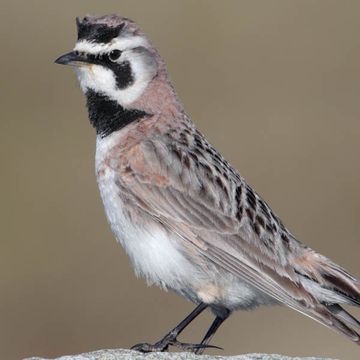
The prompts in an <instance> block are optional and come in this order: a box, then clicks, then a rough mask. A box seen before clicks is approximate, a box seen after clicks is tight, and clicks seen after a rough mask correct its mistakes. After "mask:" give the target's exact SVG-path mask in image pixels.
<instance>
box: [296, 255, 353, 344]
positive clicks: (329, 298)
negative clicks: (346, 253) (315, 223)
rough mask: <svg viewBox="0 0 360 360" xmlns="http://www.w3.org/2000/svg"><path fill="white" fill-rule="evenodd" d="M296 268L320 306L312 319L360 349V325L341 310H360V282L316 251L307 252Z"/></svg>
mask: <svg viewBox="0 0 360 360" xmlns="http://www.w3.org/2000/svg"><path fill="white" fill-rule="evenodd" d="M296 265H297V266H296ZM296 265H295V271H296V273H297V274H299V275H300V282H301V284H302V285H303V286H304V288H305V289H306V290H307V291H308V292H309V293H311V295H312V296H313V297H314V299H316V300H315V301H316V302H317V305H315V307H314V308H313V311H312V314H311V315H310V316H311V317H313V318H314V319H315V320H318V321H319V322H321V323H322V324H324V325H325V326H327V327H329V328H330V329H333V330H335V331H337V332H338V333H341V334H343V335H345V336H346V337H348V338H349V339H351V340H352V341H354V342H355V343H356V344H358V345H360V335H359V334H358V333H357V332H356V331H355V330H354V329H353V328H360V321H359V320H357V319H356V318H355V317H354V316H352V315H351V314H350V313H348V312H347V311H346V310H345V309H344V308H342V307H341V306H340V304H348V305H353V306H359V307H360V282H359V280H357V279H356V278H355V277H353V276H352V275H351V274H349V273H348V272H347V271H346V270H345V269H343V268H342V267H340V266H339V265H337V264H335V263H333V262H332V261H331V260H329V259H327V258H326V257H324V256H322V255H320V254H318V253H316V252H314V251H309V252H307V254H306V255H305V257H303V258H301V259H300V261H299V262H298V263H297V264H296Z"/></svg>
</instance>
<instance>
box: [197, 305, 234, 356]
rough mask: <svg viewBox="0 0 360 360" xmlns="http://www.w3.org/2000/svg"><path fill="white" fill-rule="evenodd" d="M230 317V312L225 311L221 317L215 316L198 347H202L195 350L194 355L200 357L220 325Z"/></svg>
mask: <svg viewBox="0 0 360 360" xmlns="http://www.w3.org/2000/svg"><path fill="white" fill-rule="evenodd" d="M229 315H230V311H227V312H226V313H225V314H224V315H223V316H221V317H220V316H217V317H216V318H215V320H214V321H213V323H212V324H211V325H210V328H209V330H208V331H207V333H206V334H205V336H204V338H203V340H202V341H201V344H200V345H203V346H202V347H199V348H198V349H196V350H195V354H198V355H201V354H202V353H203V352H204V350H205V348H206V347H208V344H209V342H210V340H211V338H212V337H213V336H214V334H215V333H216V331H217V329H218V328H219V327H220V325H221V324H222V323H223V322H224V321H225V320H226V319H227V318H228V317H229Z"/></svg>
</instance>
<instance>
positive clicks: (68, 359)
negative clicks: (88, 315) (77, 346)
mask: <svg viewBox="0 0 360 360" xmlns="http://www.w3.org/2000/svg"><path fill="white" fill-rule="evenodd" d="M24 360H50V359H45V358H39V357H32V358H28V359H24ZM56 360H334V359H329V358H326V359H325V358H315V357H306V358H305V357H289V356H284V355H272V354H245V355H236V356H212V355H195V354H193V353H187V352H182V353H166V352H165V353H149V354H142V353H139V352H137V351H132V350H124V349H113V350H98V351H93V352H89V353H84V354H79V355H66V356H61V357H59V358H56Z"/></svg>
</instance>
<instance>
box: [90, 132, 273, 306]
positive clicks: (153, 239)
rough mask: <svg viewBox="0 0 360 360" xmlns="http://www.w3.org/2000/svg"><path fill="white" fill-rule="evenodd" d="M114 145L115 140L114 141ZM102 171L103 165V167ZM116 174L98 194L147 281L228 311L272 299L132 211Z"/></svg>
mask: <svg viewBox="0 0 360 360" xmlns="http://www.w3.org/2000/svg"><path fill="white" fill-rule="evenodd" d="M109 138H110V139H98V142H97V153H96V167H97V170H98V169H99V167H100V165H101V164H102V160H103V155H104V152H106V151H107V150H108V149H109V140H111V135H110V137H109ZM110 144H111V142H110ZM103 170H104V168H103ZM117 177H118V175H117V174H116V173H115V171H114V170H112V169H111V168H109V167H107V168H106V169H105V171H103V172H102V175H101V176H100V177H98V185H99V189H100V194H101V197H102V200H103V203H104V207H105V212H106V216H107V218H108V221H109V223H110V226H111V229H112V231H113V233H114V235H115V237H116V239H117V241H118V242H119V243H121V245H122V246H123V248H124V249H125V251H126V253H127V254H128V256H129V258H130V260H131V262H132V264H133V267H134V269H135V273H136V274H137V275H138V276H142V277H144V278H145V279H146V280H147V282H148V283H149V284H156V285H158V286H160V287H162V288H164V289H168V288H169V289H172V290H174V291H176V292H177V293H179V294H181V295H183V296H185V297H186V298H188V299H189V300H191V301H194V302H200V301H203V302H205V303H208V304H214V305H220V306H224V307H227V308H228V309H230V310H233V309H236V308H251V307H254V306H256V305H259V304H266V303H270V302H271V299H270V298H269V297H268V296H266V295H265V294H263V293H261V292H259V291H258V290H256V289H255V288H253V287H252V286H250V285H248V284H246V283H245V282H243V281H242V280H241V279H240V278H238V277H235V276H233V275H232V274H229V273H226V272H224V271H223V270H222V269H220V268H216V266H215V265H214V266H213V268H212V269H211V270H210V268H208V270H204V266H201V264H197V263H195V261H191V260H189V258H188V257H186V256H185V255H184V253H183V251H184V248H183V247H182V245H181V241H182V240H180V239H179V238H178V237H177V235H176V234H174V233H171V232H168V231H167V230H166V229H165V228H164V227H163V226H162V225H161V224H159V223H158V222H157V221H155V220H153V219H152V218H151V217H150V216H149V215H147V214H146V213H139V214H138V215H137V216H134V212H132V213H131V212H130V213H129V209H127V207H126V206H127V205H126V203H124V201H123V199H122V198H121V196H120V193H119V188H118V186H117V185H116V179H117Z"/></svg>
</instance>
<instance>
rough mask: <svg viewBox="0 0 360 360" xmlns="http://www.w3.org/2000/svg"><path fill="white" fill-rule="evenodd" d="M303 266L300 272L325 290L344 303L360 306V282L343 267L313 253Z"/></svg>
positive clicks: (307, 257)
mask: <svg viewBox="0 0 360 360" xmlns="http://www.w3.org/2000/svg"><path fill="white" fill-rule="evenodd" d="M301 265H302V266H301V269H300V268H299V272H301V273H302V274H304V275H305V276H307V277H308V278H309V279H311V280H313V281H315V282H316V283H317V284H318V285H320V286H321V287H323V288H324V289H328V290H331V291H334V292H335V293H337V294H338V295H340V297H342V298H343V299H344V301H343V303H346V304H350V305H354V306H360V281H359V280H358V279H356V278H355V277H353V276H352V275H351V274H349V273H348V272H347V271H346V270H345V269H343V268H342V267H341V266H339V265H337V264H335V263H334V262H332V261H331V260H329V259H328V258H326V257H325V256H322V255H320V254H318V253H315V252H313V251H312V252H310V253H308V254H307V256H306V261H305V262H302V263H301ZM314 295H315V294H314Z"/></svg>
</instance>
